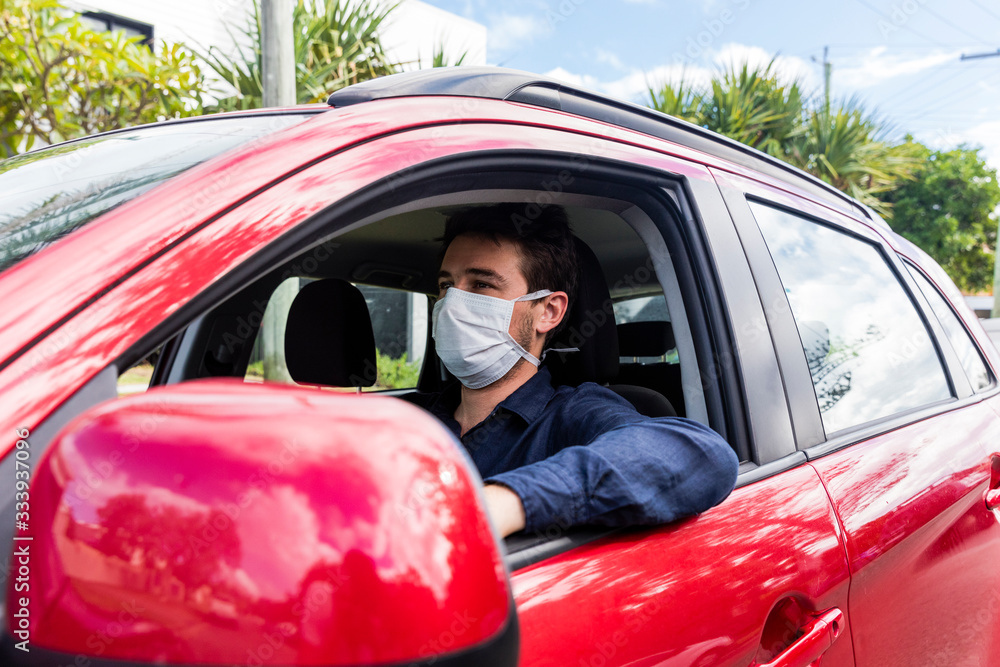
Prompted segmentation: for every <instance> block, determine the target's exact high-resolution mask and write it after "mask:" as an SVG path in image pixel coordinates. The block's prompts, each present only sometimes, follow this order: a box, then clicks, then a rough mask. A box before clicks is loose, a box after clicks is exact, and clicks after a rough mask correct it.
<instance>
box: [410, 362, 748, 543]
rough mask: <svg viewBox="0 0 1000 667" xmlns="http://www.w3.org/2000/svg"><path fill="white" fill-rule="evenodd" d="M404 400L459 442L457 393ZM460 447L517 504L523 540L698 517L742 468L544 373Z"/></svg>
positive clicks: (697, 433)
mask: <svg viewBox="0 0 1000 667" xmlns="http://www.w3.org/2000/svg"><path fill="white" fill-rule="evenodd" d="M406 398H407V399H408V400H410V401H411V402H413V403H415V404H417V405H420V406H422V407H424V408H425V409H427V410H428V411H430V412H431V413H432V414H433V415H435V416H436V417H437V418H438V419H440V420H441V421H442V422H444V424H445V426H447V427H448V428H449V429H450V430H451V431H452V432H453V433H454V434H455V436H456V437H459V434H460V432H461V427H460V426H459V424H458V422H457V421H455V418H454V413H455V409H456V408H457V407H458V404H459V402H460V400H461V392H460V386H459V385H458V383H455V385H453V386H451V387H449V388H448V389H446V390H445V391H444V392H442V393H436V394H420V393H417V394H410V395H409V396H407V397H406ZM459 439H460V440H461V442H462V444H463V445H465V448H466V450H467V451H468V452H469V455H470V456H471V457H472V460H473V461H474V462H475V464H476V466H477V467H478V468H479V472H480V474H481V475H482V476H483V478H484V481H485V482H487V483H497V484H502V485H504V486H506V487H508V488H510V489H511V490H512V491H514V492H515V493H516V494H517V495H518V496H519V497H520V498H521V502H522V503H523V505H524V513H525V518H526V526H525V530H526V531H529V532H537V531H540V530H544V529H545V528H547V527H549V526H551V525H554V524H558V525H560V526H563V527H568V526H575V525H581V524H591V525H602V526H626V525H652V524H661V523H667V522H670V521H673V520H675V519H678V518H680V517H683V516H687V515H691V514H697V513H698V512H702V511H704V510H706V509H708V508H710V507H712V506H714V505H717V504H718V503H720V502H722V500H723V499H724V498H726V496H728V495H729V493H730V492H731V491H732V490H733V486H734V485H735V483H736V474H737V468H738V466H739V461H738V460H737V457H736V454H735V452H734V451H733V449H732V448H731V447H730V446H729V444H728V443H727V442H726V441H725V440H723V439H722V437H721V436H720V435H719V434H718V433H716V432H715V431H713V430H711V429H710V428H708V427H707V426H704V425H702V424H700V423H698V422H696V421H692V420H690V419H683V418H680V417H662V418H657V419H652V418H649V417H644V416H642V415H640V414H639V413H638V412H636V410H635V408H634V407H632V404H631V403H629V402H628V401H626V400H625V399H623V398H621V397H620V396H618V394H616V393H614V392H613V391H611V390H610V389H607V388H606V387H602V386H600V385H597V384H594V383H592V382H586V383H584V384H581V385H580V386H579V387H568V386H561V387H553V386H552V376H551V374H550V373H549V371H548V369H547V368H545V366H542V367H541V368H539V370H538V373H536V374H535V375H534V376H532V377H531V379H529V380H528V381H527V382H525V383H524V384H523V385H522V386H520V387H519V388H518V389H517V390H516V391H514V393H512V394H511V395H510V396H508V397H507V398H506V399H504V400H503V401H502V402H501V403H500V404H499V405H498V406H497V407H496V408H495V409H494V410H493V412H492V413H490V415H489V416H488V417H487V418H486V419H484V420H483V421H482V422H480V423H479V424H477V425H476V426H474V427H472V428H471V429H469V431H468V432H467V433H466V434H465V435H464V436H461V437H460V438H459Z"/></svg>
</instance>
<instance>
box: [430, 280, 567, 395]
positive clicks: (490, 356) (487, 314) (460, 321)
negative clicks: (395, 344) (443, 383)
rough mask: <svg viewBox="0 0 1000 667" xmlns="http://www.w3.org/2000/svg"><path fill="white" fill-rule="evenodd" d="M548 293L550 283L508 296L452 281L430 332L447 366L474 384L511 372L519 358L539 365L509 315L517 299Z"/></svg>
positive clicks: (475, 386) (437, 306)
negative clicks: (469, 289)
mask: <svg viewBox="0 0 1000 667" xmlns="http://www.w3.org/2000/svg"><path fill="white" fill-rule="evenodd" d="M549 294H552V292H551V291H550V290H547V289H546V290H540V291H538V292H532V293H531V294H525V295H524V296H522V297H518V298H516V299H510V300H507V299H498V298H497V297H494V296H486V295H484V294H474V293H472V292H463V291H462V290H459V289H455V288H454V287H449V288H448V291H447V292H445V295H444V298H442V299H440V300H438V302H437V303H435V304H434V312H433V314H432V316H431V321H432V329H431V335H432V336H433V337H434V345H435V347H436V348H437V355H438V357H439V358H440V359H441V361H442V363H444V365H445V368H447V369H448V370H449V371H450V372H451V374H452V375H454V376H455V377H457V378H458V379H459V381H461V383H462V384H464V385H465V386H466V387H468V388H469V389H482V388H483V387H485V386H487V385H489V384H492V383H494V382H496V381H497V380H499V379H500V378H502V377H503V376H504V375H506V374H507V372H508V371H509V370H510V369H511V368H513V367H514V364H516V363H517V360H518V359H527V360H528V362H529V363H531V364H533V365H534V366H535V367H537V366H538V364H539V363H540V362H539V361H538V359H536V358H535V357H534V355H532V354H531V353H530V352H528V351H527V350H525V349H524V348H523V347H521V346H520V344H518V342H517V341H516V340H514V337H513V336H511V335H510V320H511V318H512V317H513V315H514V304H515V303H516V302H517V301H534V300H535V299H540V298H542V297H543V296H548V295H549Z"/></svg>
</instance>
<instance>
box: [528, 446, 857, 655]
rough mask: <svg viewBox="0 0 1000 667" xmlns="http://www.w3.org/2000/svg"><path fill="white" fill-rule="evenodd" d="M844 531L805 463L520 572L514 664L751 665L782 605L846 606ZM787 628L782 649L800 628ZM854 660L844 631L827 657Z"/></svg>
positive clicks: (847, 579)
mask: <svg viewBox="0 0 1000 667" xmlns="http://www.w3.org/2000/svg"><path fill="white" fill-rule="evenodd" d="M839 533H840V528H839V525H838V523H837V520H836V516H835V515H834V513H833V509H832V507H831V506H830V501H829V498H828V497H827V495H826V491H825V490H824V489H823V485H822V483H821V482H820V480H819V478H818V476H817V475H816V472H815V471H814V470H813V469H812V468H811V467H809V466H808V465H805V466H800V467H798V468H796V469H795V470H792V471H790V472H788V473H786V474H784V475H781V476H779V477H774V478H770V479H767V480H763V481H761V482H758V483H756V484H752V485H750V486H747V487H744V488H741V489H737V490H736V491H734V492H733V495H732V496H730V497H729V498H728V499H727V500H726V502H725V504H724V505H723V506H720V507H716V508H713V509H711V510H709V511H707V512H705V513H703V514H701V515H699V516H698V517H697V518H695V519H691V520H688V521H685V522H683V523H680V524H676V525H674V526H669V527H664V528H658V529H655V530H653V531H648V530H647V531H643V532H641V533H640V532H635V533H628V532H624V533H622V534H621V535H620V536H616V537H614V538H609V539H606V540H602V541H600V542H597V543H594V544H590V545H586V546H583V547H580V548H578V549H574V550H573V551H570V552H568V553H566V554H563V555H561V556H557V557H555V558H551V559H549V560H546V561H544V562H542V563H539V564H537V565H535V566H532V567H530V568H526V569H524V570H519V571H517V572H515V573H514V574H513V577H512V581H511V583H512V585H513V588H514V597H515V600H516V601H517V608H518V618H519V620H520V622H521V630H522V639H521V664H522V665H530V666H532V667H541V666H545V667H556V666H557V665H574V666H576V665H581V666H584V667H601V666H605V667H611V666H612V665H663V666H664V667H667V666H670V667H675V666H676V667H689V666H690V665H719V666H724V665H733V666H735V665H749V664H750V663H751V662H752V661H753V660H754V658H755V656H756V655H757V652H758V650H759V649H760V645H761V628H763V627H764V626H765V621H767V619H768V616H769V614H770V613H771V611H772V610H773V609H774V608H775V607H776V605H778V603H780V602H781V601H782V600H783V599H786V598H788V597H795V598H796V599H797V600H798V601H800V603H802V604H803V605H804V606H805V607H807V608H808V609H810V610H812V611H825V610H828V609H834V608H839V609H841V610H845V609H847V603H848V599H847V595H848V585H849V582H850V574H849V572H848V569H847V560H846V557H845V551H844V543H843V540H842V539H841V536H840V534H839ZM779 535H780V538H781V539H780V540H779V539H777V536H779ZM781 544H787V545H794V548H792V549H787V550H786V549H784V548H782V547H781V546H780V545H781ZM692 582H697V584H696V585H694V586H693V587H692ZM692 589H696V590H697V591H698V594H697V595H690V594H688V592H689V591H690V590H692ZM722 600H726V601H734V600H738V601H739V602H738V603H737V604H735V605H733V604H732V603H731V602H730V603H727V604H720V601H722ZM719 627H725V628H726V630H727V634H726V635H725V636H720V635H719V633H718V628H719ZM782 630H783V632H784V636H783V637H780V636H779V641H782V642H783V644H784V645H787V644H789V643H791V642H792V640H793V639H794V637H795V635H796V631H797V630H798V628H795V627H791V628H787V627H786V628H782ZM668 638H669V639H668ZM666 645H669V646H670V647H671V650H669V651H664V648H663V647H664V646H666ZM853 664H854V659H853V654H852V652H851V642H850V639H849V635H845V636H844V637H842V638H841V639H840V640H839V641H836V642H834V644H833V646H831V647H830V649H829V650H828V651H827V652H826V654H825V655H824V658H823V665H828V666H830V667H841V666H843V665H853Z"/></svg>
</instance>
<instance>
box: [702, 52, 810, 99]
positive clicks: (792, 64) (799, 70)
mask: <svg viewBox="0 0 1000 667" xmlns="http://www.w3.org/2000/svg"><path fill="white" fill-rule="evenodd" d="M772 58H773V59H774V65H773V69H774V72H775V74H777V75H778V77H779V78H780V79H782V80H784V81H792V80H797V81H798V82H799V84H800V85H801V86H802V87H803V89H804V90H805V91H806V92H808V91H810V90H812V89H813V88H816V87H817V86H819V85H820V83H821V82H822V78H821V77H820V75H819V71H818V67H817V65H815V64H813V63H810V62H809V61H807V60H804V59H803V58H798V57H796V56H783V55H781V54H778V55H775V54H773V53H771V52H769V51H765V50H764V49H762V48H760V47H759V46H747V45H746V44H735V43H730V44H725V45H723V46H722V48H721V49H719V51H718V52H716V53H714V54H713V57H712V63H713V64H714V65H715V66H716V67H724V68H728V67H730V66H734V65H735V66H741V65H742V64H743V63H744V62H745V63H748V64H749V65H750V66H752V67H764V66H765V65H767V64H768V63H769V62H771V59H772Z"/></svg>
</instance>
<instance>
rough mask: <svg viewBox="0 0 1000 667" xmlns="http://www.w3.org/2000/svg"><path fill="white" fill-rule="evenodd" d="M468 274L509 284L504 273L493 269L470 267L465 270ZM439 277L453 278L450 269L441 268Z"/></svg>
mask: <svg viewBox="0 0 1000 667" xmlns="http://www.w3.org/2000/svg"><path fill="white" fill-rule="evenodd" d="M463 273H466V274H468V275H473V276H479V277H480V278H489V279H491V280H493V281H494V282H497V283H500V284H501V285H505V284H507V279H506V278H504V277H503V276H502V275H500V274H499V273H497V272H496V271H494V270H493V269H480V268H477V267H470V268H468V269H466V270H465V271H463ZM438 278H451V273H450V272H449V271H445V270H443V269H442V270H441V271H438Z"/></svg>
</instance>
